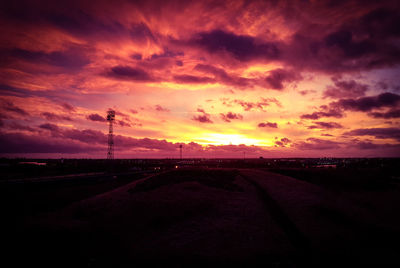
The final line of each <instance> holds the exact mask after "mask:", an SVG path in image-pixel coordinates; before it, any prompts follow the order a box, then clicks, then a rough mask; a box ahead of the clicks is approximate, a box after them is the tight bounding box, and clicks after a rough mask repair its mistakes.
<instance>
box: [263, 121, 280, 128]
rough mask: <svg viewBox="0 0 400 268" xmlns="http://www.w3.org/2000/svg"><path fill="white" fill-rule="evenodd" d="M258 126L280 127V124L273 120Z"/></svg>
mask: <svg viewBox="0 0 400 268" xmlns="http://www.w3.org/2000/svg"><path fill="white" fill-rule="evenodd" d="M258 127H269V128H278V124H277V123H272V122H265V123H259V124H258Z"/></svg>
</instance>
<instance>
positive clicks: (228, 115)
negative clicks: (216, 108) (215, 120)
mask: <svg viewBox="0 0 400 268" xmlns="http://www.w3.org/2000/svg"><path fill="white" fill-rule="evenodd" d="M219 115H220V117H221V119H222V120H224V121H225V122H228V123H229V122H231V120H235V119H239V120H242V119H243V116H242V115H241V114H236V113H232V112H228V113H226V114H223V113H220V114H219Z"/></svg>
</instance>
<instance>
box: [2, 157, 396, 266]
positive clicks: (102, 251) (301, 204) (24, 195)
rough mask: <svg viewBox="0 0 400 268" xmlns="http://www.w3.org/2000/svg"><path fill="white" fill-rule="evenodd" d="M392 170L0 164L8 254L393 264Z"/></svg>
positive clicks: (368, 164) (45, 259) (360, 165)
mask: <svg viewBox="0 0 400 268" xmlns="http://www.w3.org/2000/svg"><path fill="white" fill-rule="evenodd" d="M399 164H400V159H394V158H392V159H390V158H386V159H385V158H383V159H377V158H375V159H338V158H330V159H328V158H321V159H263V158H259V159H244V160H243V159H241V160H240V159H184V160H176V159H123V160H118V159H116V160H108V161H107V160H88V159H63V160H59V159H48V160H46V159H29V160H27V159H2V160H1V173H2V174H3V176H2V179H1V181H0V183H1V184H0V185H1V188H0V189H1V196H2V202H1V204H2V211H3V217H2V218H3V223H5V226H6V228H5V229H3V230H5V237H6V240H5V241H6V245H7V250H6V253H7V254H6V256H7V259H9V260H10V261H11V262H12V263H13V264H14V265H13V266H20V265H39V267H43V266H46V267H50V266H51V267H54V266H56V267H59V266H68V267H110V266H112V267H128V266H129V267H131V266H132V265H158V266H173V267H186V266H204V265H208V266H220V265H229V266H243V265H245V264H246V265H251V266H258V265H260V266H261V265H268V266H272V267H304V266H307V267H308V266H314V265H315V266H320V265H323V266H331V267H334V266H337V265H339V264H342V263H351V264H355V265H382V264H399V262H400V260H399V259H398V251H399V249H400V246H399V243H398V241H399V239H400V232H399V231H400V230H399V228H400V216H399V215H398V213H397V211H399V209H400V189H399V186H400V171H399V169H398V168H397V167H398V165H399ZM21 256H23V258H22V257H21Z"/></svg>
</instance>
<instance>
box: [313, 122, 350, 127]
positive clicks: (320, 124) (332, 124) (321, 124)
mask: <svg viewBox="0 0 400 268" xmlns="http://www.w3.org/2000/svg"><path fill="white" fill-rule="evenodd" d="M313 123H314V125H312V126H309V127H308V129H315V128H321V129H332V128H343V126H342V125H341V124H339V123H336V122H313Z"/></svg>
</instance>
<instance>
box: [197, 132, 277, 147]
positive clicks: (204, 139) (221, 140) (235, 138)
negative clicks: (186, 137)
mask: <svg viewBox="0 0 400 268" xmlns="http://www.w3.org/2000/svg"><path fill="white" fill-rule="evenodd" d="M198 143H200V144H213V145H240V144H245V145H258V146H271V145H272V142H271V141H269V140H260V139H253V138H248V137H245V136H243V135H240V134H221V133H205V134H203V135H202V136H200V137H199V141H198Z"/></svg>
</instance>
